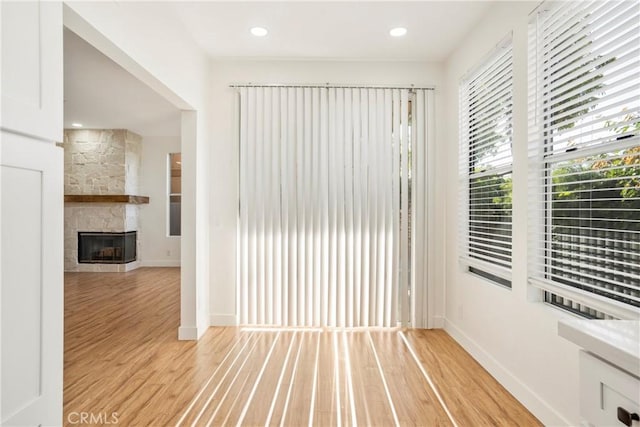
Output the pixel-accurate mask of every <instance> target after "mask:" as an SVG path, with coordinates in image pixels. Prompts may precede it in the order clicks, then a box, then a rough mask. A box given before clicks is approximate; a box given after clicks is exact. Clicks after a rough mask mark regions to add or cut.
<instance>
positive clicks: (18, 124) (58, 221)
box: [0, 1, 63, 426]
mask: <svg viewBox="0 0 640 427" xmlns="http://www.w3.org/2000/svg"><path fill="white" fill-rule="evenodd" d="M0 27H1V28H0V30H1V37H0V40H1V60H0V64H1V72H0V76H1V84H0V98H1V100H2V103H1V104H0V105H1V107H0V201H1V209H0V233H1V234H0V240H1V242H2V243H1V245H0V360H1V363H0V424H1V425H3V426H5V425H6V426H22V425H28V426H35V425H61V424H62V421H63V420H62V369H63V368H62V354H63V341H62V332H63V329H62V328H63V290H62V281H63V277H62V274H63V272H62V271H63V263H62V261H63V194H62V191H63V186H62V179H63V160H62V150H61V149H60V148H57V147H56V146H55V142H56V141H61V138H62V106H63V104H62V68H63V67H62V64H63V60H62V5H61V3H60V2H38V1H22V2H6V1H0Z"/></svg>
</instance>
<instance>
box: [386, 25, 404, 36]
mask: <svg viewBox="0 0 640 427" xmlns="http://www.w3.org/2000/svg"><path fill="white" fill-rule="evenodd" d="M389 34H390V35H391V36H393V37H402V36H404V35H405V34H407V29H406V28H404V27H397V28H393V29H392V30H391V31H389Z"/></svg>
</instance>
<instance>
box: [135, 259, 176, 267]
mask: <svg viewBox="0 0 640 427" xmlns="http://www.w3.org/2000/svg"><path fill="white" fill-rule="evenodd" d="M140 267H180V260H173V259H170V260H165V259H161V260H153V259H151V260H142V261H140Z"/></svg>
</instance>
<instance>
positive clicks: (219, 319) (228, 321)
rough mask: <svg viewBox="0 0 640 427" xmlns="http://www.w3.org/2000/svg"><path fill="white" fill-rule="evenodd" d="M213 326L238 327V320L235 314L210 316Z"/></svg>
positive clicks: (210, 322)
mask: <svg viewBox="0 0 640 427" xmlns="http://www.w3.org/2000/svg"><path fill="white" fill-rule="evenodd" d="M209 324H210V325H211V326H237V325H238V319H237V318H236V315H235V314H212V315H210V316H209Z"/></svg>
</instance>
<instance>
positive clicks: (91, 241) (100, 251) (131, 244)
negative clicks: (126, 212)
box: [78, 231, 137, 264]
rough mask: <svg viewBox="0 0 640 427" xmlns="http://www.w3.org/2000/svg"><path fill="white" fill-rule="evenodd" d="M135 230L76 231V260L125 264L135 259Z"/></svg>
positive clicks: (92, 262)
mask: <svg viewBox="0 0 640 427" xmlns="http://www.w3.org/2000/svg"><path fill="white" fill-rule="evenodd" d="M136 235H137V233H136V232H135V231H127V232H124V233H102V232H84V231H79V232H78V262H79V263H82V264H127V263H129V262H132V261H135V260H136V238H137V237H136Z"/></svg>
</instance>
